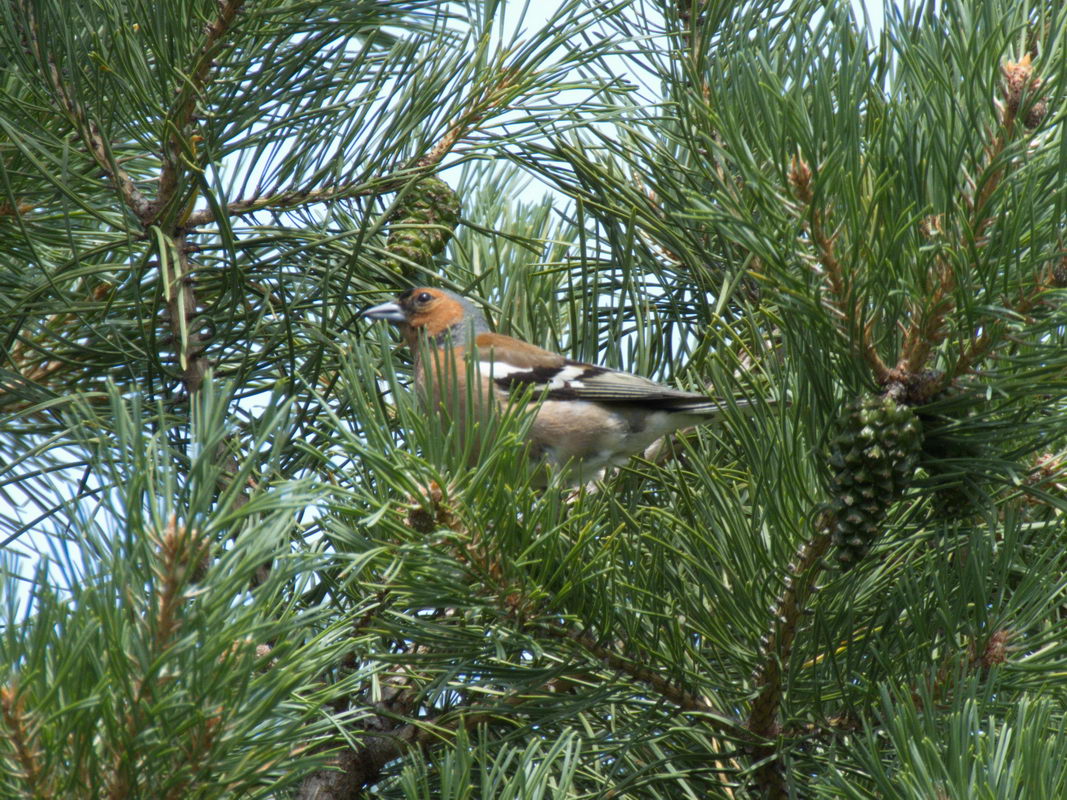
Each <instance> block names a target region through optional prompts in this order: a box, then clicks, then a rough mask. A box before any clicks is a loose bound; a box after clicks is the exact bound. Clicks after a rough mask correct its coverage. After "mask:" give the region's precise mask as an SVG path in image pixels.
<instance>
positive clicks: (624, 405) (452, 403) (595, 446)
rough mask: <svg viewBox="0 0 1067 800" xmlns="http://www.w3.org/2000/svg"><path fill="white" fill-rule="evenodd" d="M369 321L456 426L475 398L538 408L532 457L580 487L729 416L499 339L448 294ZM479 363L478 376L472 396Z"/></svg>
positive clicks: (407, 302) (425, 296) (406, 302)
mask: <svg viewBox="0 0 1067 800" xmlns="http://www.w3.org/2000/svg"><path fill="white" fill-rule="evenodd" d="M361 316H362V317H365V318H367V319H370V320H381V321H385V322H389V323H392V324H393V325H395V326H397V327H398V328H399V330H400V333H401V336H402V337H403V339H404V341H405V342H406V344H407V346H408V347H409V348H410V349H411V351H412V353H413V355H414V359H415V363H414V366H415V387H416V390H417V392H418V393H419V394H420V395H421V396H422V397H423V399H424V401H428V402H429V404H430V406H431V407H430V409H429V410H430V411H431V412H434V413H439V414H442V415H443V416H444V417H445V418H446V419H447V421H448V424H463V423H462V421H463V420H464V419H465V418H466V415H467V410H466V401H467V398H468V397H469V398H470V399H471V401H472V404H473V405H475V406H476V408H474V409H472V410H473V411H474V413H475V414H486V413H492V411H493V410H494V409H495V408H499V407H501V406H502V405H506V404H507V403H508V402H509V401H511V400H513V399H514V398H516V397H518V398H520V399H522V398H526V399H527V401H528V402H532V403H535V404H537V405H536V409H535V416H534V419H533V420H532V423H531V425H530V427H529V432H528V434H527V436H528V444H529V453H530V457H531V458H532V459H535V460H537V461H540V462H544V463H546V464H547V465H548V466H549V469H550V471H556V472H561V473H562V476H561V478H560V480H562V482H563V483H565V484H568V485H571V486H575V485H581V484H585V483H589V482H592V481H595V480H597V479H598V478H600V477H602V476H603V474H604V472H605V470H606V469H607V468H609V467H613V466H621V465H623V464H625V463H626V462H627V461H628V459H629V458H630V457H631V456H633V455H636V454H639V453H643V452H644V451H645V450H646V449H647V448H648V447H649V446H650V445H652V444H653V443H654V442H656V441H657V440H658V439H660V438H661V437H663V436H665V435H667V434H669V433H671V432H673V431H675V430H677V429H679V428H683V427H690V426H693V425H697V424H700V423H704V422H708V421H710V420H711V419H713V418H714V417H715V416H717V415H718V414H720V413H721V412H722V411H723V405H721V404H720V403H719V402H717V401H715V400H714V399H712V398H710V397H708V396H706V395H703V394H697V393H694V392H686V391H681V390H679V389H674V388H672V387H670V386H665V385H663V384H660V383H656V382H655V381H653V380H650V379H648V378H644V377H641V376H639V375H634V374H632V373H629V372H623V371H621V370H617V369H611V368H610V367H603V366H598V365H595V364H588V363H585V362H582V361H575V360H572V359H569V358H566V357H564V356H562V355H559V354H557V353H553V352H551V351H549V350H545V349H542V348H540V347H537V346H536V345H533V344H530V343H528V342H524V341H522V340H521V339H516V338H514V337H511V336H505V335H504V334H500V333H495V332H494V331H492V330H491V329H490V327H489V324H488V322H487V321H486V318H485V316H484V315H483V314H482V312H481V310H480V309H479V308H478V307H477V306H476V305H475V304H474V303H473V302H472V301H471V300H469V299H468V298H466V297H464V296H462V295H459V294H456V293H455V292H452V291H449V290H447V289H439V288H431V287H427V286H422V287H416V288H412V289H407V290H405V291H403V292H401V293H400V294H399V295H398V296H397V297H396V298H395V299H394V300H392V301H389V302H386V303H382V304H380V305H376V306H372V307H370V308H366V309H364V310H363V311H362V313H361ZM472 348H473V349H474V350H475V351H476V352H475V353H474V354H473V355H472V354H471V350H472ZM475 357H476V358H477V362H474V360H473V359H474V358H475ZM427 362H429V363H427ZM474 363H476V364H477V371H478V372H477V376H476V380H472V381H471V382H470V384H471V386H470V388H468V380H467V369H468V367H469V365H473V364H474ZM737 405H746V403H744V402H743V401H741V402H738V403H737ZM541 480H542V481H547V478H543V479H541Z"/></svg>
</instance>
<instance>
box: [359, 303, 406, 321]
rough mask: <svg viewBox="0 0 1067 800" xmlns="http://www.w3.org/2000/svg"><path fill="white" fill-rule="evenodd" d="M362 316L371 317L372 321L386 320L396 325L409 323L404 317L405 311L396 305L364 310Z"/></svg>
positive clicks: (383, 304) (383, 305)
mask: <svg viewBox="0 0 1067 800" xmlns="http://www.w3.org/2000/svg"><path fill="white" fill-rule="evenodd" d="M360 316H361V317H369V318H370V319H384V320H385V321H386V322H391V323H393V324H394V325H399V324H400V323H402V322H407V321H408V318H407V317H406V316H405V315H404V309H402V308H401V307H400V306H399V305H397V304H396V303H382V304H381V305H380V306H371V307H370V308H367V309H364V310H363V311H362V313H360Z"/></svg>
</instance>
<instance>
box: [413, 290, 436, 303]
mask: <svg viewBox="0 0 1067 800" xmlns="http://www.w3.org/2000/svg"><path fill="white" fill-rule="evenodd" d="M415 300H416V302H419V303H429V302H430V301H431V300H433V295H432V294H430V293H429V292H419V296H418V297H416V298H415Z"/></svg>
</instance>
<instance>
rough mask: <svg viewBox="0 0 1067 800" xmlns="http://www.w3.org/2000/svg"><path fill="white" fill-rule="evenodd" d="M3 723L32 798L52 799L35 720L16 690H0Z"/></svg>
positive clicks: (6, 687)
mask: <svg viewBox="0 0 1067 800" xmlns="http://www.w3.org/2000/svg"><path fill="white" fill-rule="evenodd" d="M0 720H3V723H4V727H5V728H6V729H7V732H6V736H5V737H4V738H6V739H7V740H8V742H9V743H10V744H11V746H12V748H13V749H14V751H15V761H16V762H17V763H18V768H19V770H21V775H19V776H18V777H21V778H22V779H23V780H24V781H25V782H26V786H27V788H29V790H30V795H31V796H33V797H35V798H36V797H39V798H46V797H52V790H51V787H50V786H48V781H47V776H46V775H45V774H44V772H43V770H42V768H41V763H40V760H41V753H40V751H39V749H38V747H37V741H36V739H37V736H36V732H35V730H34V728H35V727H36V726H35V725H34V723H33V722H32V717H31V715H30V714H27V713H26V712H25V711H24V710H23V708H22V703H21V702H20V701H19V698H18V691H17V689H16V688H15V687H14V686H4V687H2V688H0Z"/></svg>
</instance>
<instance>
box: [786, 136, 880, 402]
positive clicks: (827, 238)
mask: <svg viewBox="0 0 1067 800" xmlns="http://www.w3.org/2000/svg"><path fill="white" fill-rule="evenodd" d="M811 178H812V172H811V167H809V166H808V165H807V163H806V162H805V161H804V160H803V159H801V158H799V157H797V156H794V157H793V162H792V165H791V166H790V170H789V183H790V185H791V186H792V189H793V194H794V195H795V196H796V198H797V199H798V200H799V201H800V202H801V203H803V204H804V205H805V206H806V207H807V211H808V214H807V219H806V226H807V228H808V232H809V233H810V234H811V240H812V243H813V244H814V245H815V253H816V258H817V259H818V261H819V265H820V266H821V267H822V271H823V274H825V275H826V278H827V280H828V282H829V284H830V294H831V303H832V304H833V308H834V310H835V311H836V312H837V314H838V315H839V316H840V318H841V319H843V320H845V321H846V322H847V323H848V325H849V331H847V333H848V334H849V339H850V341H856V340H855V338H854V337H853V336H852V334H853V333H856V334H858V342H856V346H857V347H858V349H859V352H860V355H861V356H862V357H863V360H864V361H866V362H867V366H868V367H870V369H871V372H873V373H874V378H875V380H876V381H878V383H879V384H882V385H885V384H887V383H889V382H890V380H892V373H891V371H890V369H889V367H888V366H886V363H885V362H884V361H883V360H882V357H881V356H880V355H878V348H877V347H875V345H874V337H873V332H874V322H873V320H872V321H870V322H868V323H867V324H866V325H863V326H862V327H860V323H861V320H862V318H863V307H862V305H861V303H860V301H859V299H858V298H855V297H853V292H852V287H851V286H850V285H849V281H848V278H847V277H846V275H845V271H844V269H843V268H842V266H841V262H840V261H839V260H838V258H837V252H836V247H835V236H834V235H833V234H831V233H829V232H827V226H826V217H827V212H826V210H825V209H820V208H816V207H815V195H814V193H813V192H812V190H811Z"/></svg>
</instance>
